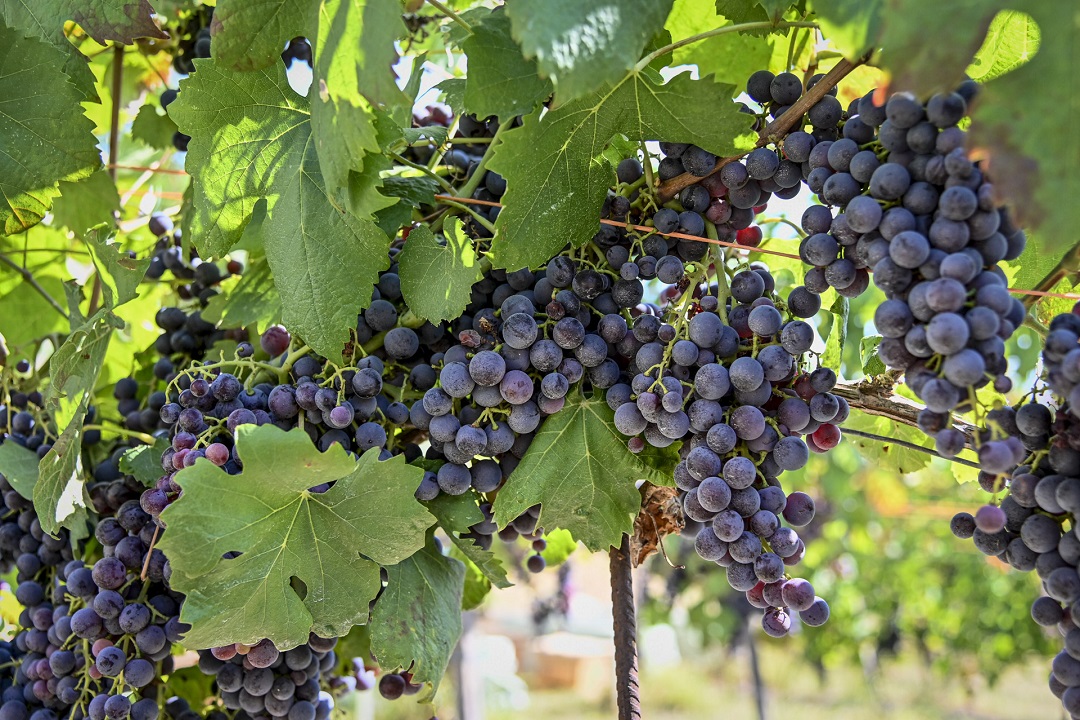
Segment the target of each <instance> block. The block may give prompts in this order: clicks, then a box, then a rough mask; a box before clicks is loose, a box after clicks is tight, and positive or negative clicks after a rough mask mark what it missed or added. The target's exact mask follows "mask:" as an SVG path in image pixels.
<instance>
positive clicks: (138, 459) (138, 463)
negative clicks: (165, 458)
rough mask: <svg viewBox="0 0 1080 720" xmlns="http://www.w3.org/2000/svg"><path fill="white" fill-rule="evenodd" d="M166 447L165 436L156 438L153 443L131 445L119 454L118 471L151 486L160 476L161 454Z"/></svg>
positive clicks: (167, 442)
mask: <svg viewBox="0 0 1080 720" xmlns="http://www.w3.org/2000/svg"><path fill="white" fill-rule="evenodd" d="M168 448H169V441H168V440H166V439H165V438H157V439H156V440H155V441H154V444H153V445H139V446H138V447H133V448H131V449H130V450H127V451H125V452H124V454H123V455H121V456H120V472H122V473H124V474H125V475H131V476H132V477H133V478H135V479H136V480H138V481H139V482H140V483H142V484H143V485H145V486H146V487H151V486H152V485H154V484H155V483H156V482H157V481H158V480H159V479H160V478H161V454H162V453H163V452H165V450H166V449H168Z"/></svg>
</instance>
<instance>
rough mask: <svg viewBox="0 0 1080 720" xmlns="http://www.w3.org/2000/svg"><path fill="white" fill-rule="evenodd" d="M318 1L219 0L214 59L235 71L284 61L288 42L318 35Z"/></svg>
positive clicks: (213, 29)
mask: <svg viewBox="0 0 1080 720" xmlns="http://www.w3.org/2000/svg"><path fill="white" fill-rule="evenodd" d="M318 6H319V3H318V2H317V1H316V0H218V3H217V7H215V8H214V20H213V23H211V26H210V31H211V33H212V34H213V38H214V58H215V59H216V60H217V61H218V62H220V63H221V64H222V65H225V66H226V67H230V68H232V69H234V70H257V69H260V68H264V67H266V66H268V65H270V64H272V63H274V62H275V61H280V57H281V51H282V49H283V48H284V47H285V43H287V42H288V41H289V40H291V39H292V38H294V37H298V36H304V37H315V22H316V20H315V13H316V9H317V8H318Z"/></svg>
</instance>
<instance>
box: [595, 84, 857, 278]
mask: <svg viewBox="0 0 1080 720" xmlns="http://www.w3.org/2000/svg"><path fill="white" fill-rule="evenodd" d="M822 77H823V76H822V75H814V76H813V77H812V78H810V80H809V81H808V83H807V86H806V88H805V90H809V89H810V88H812V87H813V86H814V85H815V84H817V82H818V81H819V80H820V79H821V78H822ZM803 93H804V88H803V83H802V80H801V79H800V78H799V77H798V76H797V75H795V74H793V73H788V72H785V73H780V74H779V75H773V74H772V73H771V72H769V71H768V70H761V71H759V72H756V73H754V74H753V75H751V76H750V79H749V81H748V82H747V95H748V96H749V97H750V99H751V100H753V101H754V102H755V103H756V104H757V108H756V109H754V108H752V107H750V106H749V105H745V104H744V105H743V106H742V110H743V111H744V112H747V113H750V114H753V115H756V116H757V117H758V121H757V123H756V125H755V129H757V130H760V129H761V128H763V127H764V126H765V124H766V123H767V122H768V120H769V118H773V119H775V118H777V117H779V116H780V115H782V114H784V112H786V111H787V109H788V108H789V107H791V105H793V104H794V103H795V102H797V101H798V100H799V98H800V97H802V95H803ZM835 95H836V88H831V89H830V90H829V93H828V94H827V95H825V97H823V98H822V99H821V100H819V101H818V102H817V103H815V104H814V105H813V106H812V107H811V108H810V110H809V111H808V112H807V114H806V116H805V117H804V118H803V121H802V122H796V123H795V124H794V125H793V131H792V132H790V133H789V134H788V135H787V137H786V138H785V140H784V151H783V152H782V153H781V152H779V151H778V149H777V148H776V147H772V146H766V147H760V148H757V149H755V150H752V151H751V152H750V153H749V154H748V155H747V156H746V157H744V158H742V159H740V160H734V161H731V162H728V163H726V164H724V165H723V166H722V167H720V168H719V171H718V172H717V165H718V160H719V158H717V156H716V155H713V154H712V153H710V152H708V151H707V150H704V149H702V148H700V147H697V146H696V145H688V144H686V143H668V142H662V143H660V150H661V152H662V153H663V158H662V159H661V160H660V164H659V166H658V168H657V175H658V177H659V179H660V180H661V181H665V180H670V179H672V178H675V177H678V176H680V175H682V174H684V173H689V174H690V175H692V176H694V177H698V178H701V180H699V181H698V182H696V183H695V184H693V185H689V186H687V187H686V188H683V190H682V191H680V192H679V195H678V201H677V202H673V203H669V205H668V206H665V207H662V208H659V209H657V210H656V211H655V213H653V214H652V216H651V219H650V220H649V224H651V225H652V226H654V227H655V228H656V229H657V231H659V232H661V233H668V232H680V233H685V234H688V235H702V236H703V235H705V234H706V221H708V223H711V224H712V226H713V228H714V229H715V233H716V237H717V239H719V240H723V241H725V242H735V243H739V244H740V245H746V246H749V247H756V246H757V245H758V244H759V243H760V242H761V239H762V232H761V228H759V227H757V226H755V225H754V224H753V222H754V217H755V216H756V215H757V214H758V213H760V212H762V211H763V210H764V209H765V207H766V205H767V204H768V201H769V199H770V198H771V197H773V196H774V195H775V196H776V197H777V198H780V199H790V198H793V197H795V196H796V195H797V194H798V193H799V190H800V188H801V185H802V183H803V182H805V181H806V170H805V162H806V160H807V157H804V156H808V155H809V152H810V149H811V148H812V147H813V146H814V143H815V142H818V141H827V140H835V139H836V138H837V137H838V136H839V131H838V126H839V125H840V122H841V120H843V119H844V112H843V108H842V106H841V105H840V102H839V101H838V100H837V99H836V97H835ZM808 130H809V131H808ZM640 176H641V169H640V167H639V166H638V167H635V165H634V164H631V163H630V162H629V161H626V163H625V165H624V166H620V168H619V181H620V182H621V183H625V184H627V187H628V188H632V187H634V184H635V182H636V181H637V180H638V178H639V177H640ZM633 197H634V196H633V195H632V194H631V195H629V196H623V195H615V196H614V197H613V198H612V200H611V203H610V206H609V208H608V213H607V215H608V217H611V218H613V219H616V220H624V219H626V217H627V214H628V213H632V212H633V211H634V208H633V203H632V199H633ZM865 287H866V286H865V284H864V285H863V288H864V289H865Z"/></svg>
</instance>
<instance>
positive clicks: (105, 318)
mask: <svg viewBox="0 0 1080 720" xmlns="http://www.w3.org/2000/svg"><path fill="white" fill-rule="evenodd" d="M123 326H124V322H123V321H122V320H120V319H119V318H117V317H116V316H115V315H113V314H112V313H111V312H109V311H108V309H107V308H102V309H100V310H98V311H97V312H96V313H95V314H94V315H93V316H92V317H91V318H90V319H88V320H87V321H86V322H85V323H84V324H83V325H82V326H81V327H79V328H76V329H75V330H73V331H72V333H71V335H69V336H68V339H67V340H66V341H65V342H64V344H63V345H61V346H60V348H59V349H58V350H57V351H56V354H55V355H53V356H52V357H51V358H50V359H49V378H50V382H49V386H48V388H46V391H45V408H46V410H48V411H49V416H50V417H51V418H52V420H53V422H55V423H56V425H57V427H58V428H61V429H62V431H61V433H60V437H59V438H57V440H56V442H54V443H53V446H52V449H51V450H49V452H48V454H46V455H45V457H43V458H42V459H41V463H40V464H39V466H38V467H39V477H38V482H37V484H36V485H35V486H34V509H35V510H36V511H37V515H38V520H39V521H40V522H41V528H42V529H43V530H45V532H47V533H49V534H56V532H57V531H58V530H59V529H60V527H61V526H63V527H68V528H73V527H75V525H76V523H79V522H80V521H81V519H82V518H83V517H85V512H86V510H85V507H84V506H80V504H79V503H80V502H81V501H82V500H83V498H82V495H83V493H82V480H81V478H80V475H79V464H80V458H79V445H80V443H81V441H82V417H83V416H84V415H85V414H86V409H87V407H89V405H90V401H91V400H92V399H93V395H94V387H95V386H96V385H97V380H98V376H99V375H100V374H101V368H102V366H103V365H104V364H105V353H106V351H107V350H108V348H109V341H110V340H111V339H112V334H113V330H114V329H116V328H118V327H123ZM61 500H64V502H63V503H62V502H61Z"/></svg>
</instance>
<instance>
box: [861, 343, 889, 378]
mask: <svg viewBox="0 0 1080 720" xmlns="http://www.w3.org/2000/svg"><path fill="white" fill-rule="evenodd" d="M880 344H881V336H880V335H867V336H866V337H864V338H863V339H862V340H860V341H859V360H860V361H861V362H862V371H863V374H864V375H866V376H867V377H877V376H878V375H882V374H884V373H885V372H886V371H887V370H888V368H886V367H885V363H883V362H881V358H880V357H878V351H877V349H878V345H880Z"/></svg>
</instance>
